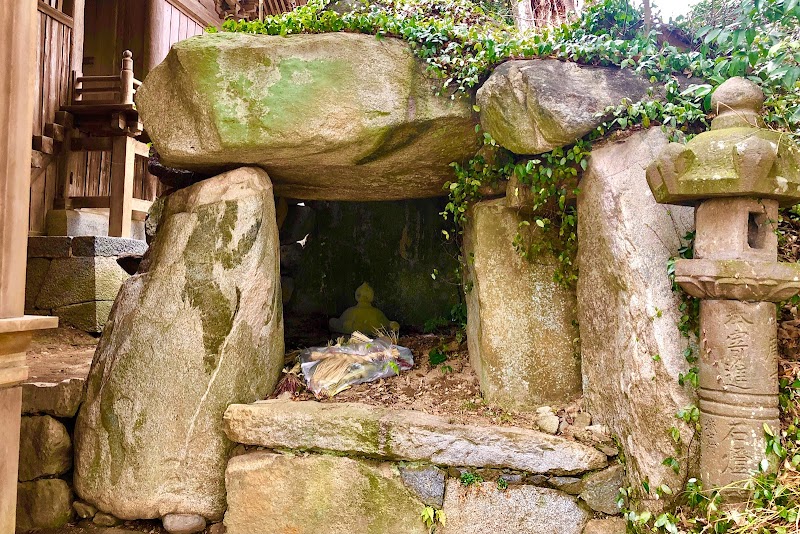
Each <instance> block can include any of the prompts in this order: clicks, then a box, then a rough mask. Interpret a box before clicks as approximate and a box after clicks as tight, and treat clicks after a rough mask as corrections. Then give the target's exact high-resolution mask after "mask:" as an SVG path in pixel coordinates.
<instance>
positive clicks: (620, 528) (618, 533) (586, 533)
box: [583, 517, 628, 534]
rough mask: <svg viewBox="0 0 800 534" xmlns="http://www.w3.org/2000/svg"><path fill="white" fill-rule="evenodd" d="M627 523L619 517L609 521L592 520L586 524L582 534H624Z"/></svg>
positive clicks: (626, 529)
mask: <svg viewBox="0 0 800 534" xmlns="http://www.w3.org/2000/svg"><path fill="white" fill-rule="evenodd" d="M627 531H628V523H627V522H626V521H625V520H624V519H622V518H620V517H612V518H609V519H592V520H591V521H589V522H588V523H586V528H584V529H583V534H625V533H626V532H627Z"/></svg>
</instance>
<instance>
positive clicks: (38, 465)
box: [19, 415, 72, 482]
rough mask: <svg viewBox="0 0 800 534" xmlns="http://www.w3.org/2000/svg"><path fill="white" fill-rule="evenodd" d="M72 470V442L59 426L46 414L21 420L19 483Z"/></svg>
mask: <svg viewBox="0 0 800 534" xmlns="http://www.w3.org/2000/svg"><path fill="white" fill-rule="evenodd" d="M70 468H72V441H71V440H70V437H69V433H68V432H67V429H66V428H65V427H64V425H63V424H62V423H60V422H59V421H56V420H55V419H53V418H52V417H50V416H49V415H42V416H34V417H23V418H22V423H21V426H20V450H19V480H20V481H21V482H27V481H29V480H34V479H37V478H40V477H45V476H58V475H62V474H64V473H66V472H67V471H69V470H70Z"/></svg>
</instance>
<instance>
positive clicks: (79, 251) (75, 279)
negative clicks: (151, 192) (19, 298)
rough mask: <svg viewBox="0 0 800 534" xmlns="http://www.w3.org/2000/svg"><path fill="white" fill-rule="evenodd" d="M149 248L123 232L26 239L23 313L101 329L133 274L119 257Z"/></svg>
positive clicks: (137, 253) (96, 331)
mask: <svg viewBox="0 0 800 534" xmlns="http://www.w3.org/2000/svg"><path fill="white" fill-rule="evenodd" d="M146 251H147V244H146V243H145V242H144V241H139V240H136V239H125V238H119V237H99V236H83V237H68V236H47V237H30V238H28V269H27V279H26V285H25V313H28V314H32V315H55V316H57V317H59V319H60V324H61V326H72V327H75V328H78V329H80V330H84V331H86V332H92V333H99V332H102V331H103V327H104V326H105V323H106V320H108V314H109V313H110V312H111V305H112V304H113V303H114V299H115V298H116V296H117V293H118V292H119V289H120V287H122V283H123V282H124V281H125V280H127V279H128V276H129V275H128V273H127V272H125V270H124V269H123V268H122V267H120V265H119V264H118V263H117V259H118V258H120V257H122V256H129V255H137V256H141V255H143V254H144V253H145V252H146Z"/></svg>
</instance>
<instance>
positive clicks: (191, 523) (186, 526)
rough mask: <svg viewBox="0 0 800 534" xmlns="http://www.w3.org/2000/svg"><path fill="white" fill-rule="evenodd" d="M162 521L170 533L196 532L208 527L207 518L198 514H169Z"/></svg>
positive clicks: (185, 533) (190, 533)
mask: <svg viewBox="0 0 800 534" xmlns="http://www.w3.org/2000/svg"><path fill="white" fill-rule="evenodd" d="M161 523H162V524H163V525H164V530H166V531H167V532H169V533H170V534H194V533H195V532H200V531H201V530H204V529H205V528H206V518H205V517H203V516H201V515H198V514H167V515H165V516H164V517H162V518H161Z"/></svg>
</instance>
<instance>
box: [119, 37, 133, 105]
mask: <svg viewBox="0 0 800 534" xmlns="http://www.w3.org/2000/svg"><path fill="white" fill-rule="evenodd" d="M119 81H120V88H119V92H120V100H121V102H120V103H122V104H133V93H134V91H133V53H132V52H131V51H130V50H125V51H124V52H123V53H122V71H121V72H120V73H119Z"/></svg>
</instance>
